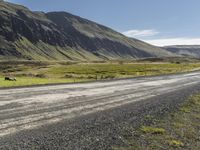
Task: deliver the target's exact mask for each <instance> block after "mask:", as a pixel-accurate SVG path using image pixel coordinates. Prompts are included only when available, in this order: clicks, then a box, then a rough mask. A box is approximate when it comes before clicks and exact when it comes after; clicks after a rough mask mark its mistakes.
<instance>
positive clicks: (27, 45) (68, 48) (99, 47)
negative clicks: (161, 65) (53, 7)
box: [0, 1, 173, 61]
mask: <svg viewBox="0 0 200 150" xmlns="http://www.w3.org/2000/svg"><path fill="white" fill-rule="evenodd" d="M171 56H173V54H172V53H170V52H168V51H166V50H164V49H161V48H158V47H155V46H152V45H149V44H147V43H144V42H142V41H139V40H136V39H130V38H127V37H125V36H124V35H122V34H120V33H118V32H116V31H114V30H112V29H110V28H107V27H105V26H102V25H99V24H97V23H95V22H92V21H89V20H86V19H83V18H80V17H78V16H74V15H72V14H69V13H66V12H50V13H43V12H32V11H30V10H29V9H28V8H26V7H23V6H20V5H16V4H11V3H8V2H4V1H0V59H1V60H2V59H29V60H80V61H81V60H88V61H89V60H108V59H109V60H110V59H134V58H147V57H171Z"/></svg>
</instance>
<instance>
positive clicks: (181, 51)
mask: <svg viewBox="0 0 200 150" xmlns="http://www.w3.org/2000/svg"><path fill="white" fill-rule="evenodd" d="M163 48H164V49H166V50H168V51H169V52H172V53H174V54H177V55H182V56H185V57H193V58H200V45H174V46H166V47H163Z"/></svg>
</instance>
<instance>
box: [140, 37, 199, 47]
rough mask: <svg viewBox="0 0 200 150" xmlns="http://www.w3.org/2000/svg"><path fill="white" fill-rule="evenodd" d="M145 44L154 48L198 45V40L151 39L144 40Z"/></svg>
mask: <svg viewBox="0 0 200 150" xmlns="http://www.w3.org/2000/svg"><path fill="white" fill-rule="evenodd" d="M144 41H145V42H147V43H150V44H152V45H156V46H168V45H200V38H185V37H180V38H166V39H153V40H144Z"/></svg>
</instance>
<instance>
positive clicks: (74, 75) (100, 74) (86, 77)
mask: <svg viewBox="0 0 200 150" xmlns="http://www.w3.org/2000/svg"><path fill="white" fill-rule="evenodd" d="M199 69H200V63H150V62H146V63H145V62H142V63H123V62H118V63H116V62H115V63H111V62H109V63H82V64H80V63H69V62H29V61H27V62H26V61H25V62H0V87H16V86H30V85H43V84H57V83H77V82H86V81H96V80H111V79H119V78H132V77H138V76H151V75H163V74H172V73H180V72H189V71H194V70H199ZM5 76H9V77H16V78H17V81H16V82H11V81H5V80H4V77H5Z"/></svg>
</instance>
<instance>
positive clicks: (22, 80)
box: [0, 77, 86, 87]
mask: <svg viewBox="0 0 200 150" xmlns="http://www.w3.org/2000/svg"><path fill="white" fill-rule="evenodd" d="M83 81H86V80H81V79H75V80H74V79H59V78H33V77H18V78H17V81H4V78H3V77H0V87H16V86H29V85H43V84H53V83H73V82H83Z"/></svg>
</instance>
